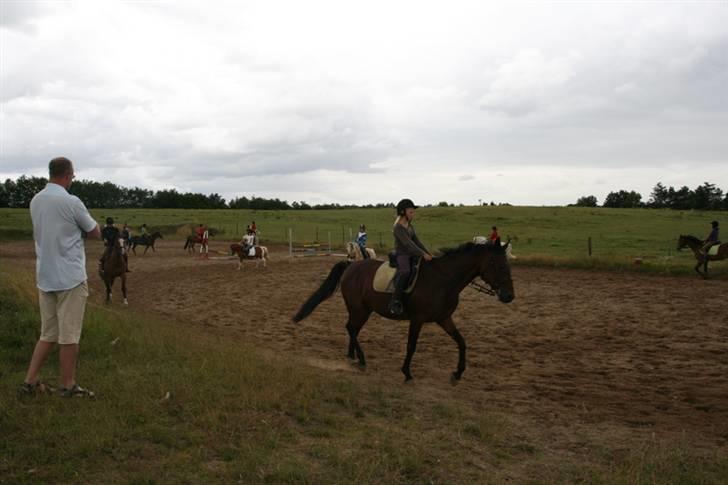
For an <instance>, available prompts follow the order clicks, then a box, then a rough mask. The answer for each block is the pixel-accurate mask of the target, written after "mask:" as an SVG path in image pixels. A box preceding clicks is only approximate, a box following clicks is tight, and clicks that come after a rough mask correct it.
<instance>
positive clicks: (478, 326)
mask: <svg viewBox="0 0 728 485" xmlns="http://www.w3.org/2000/svg"><path fill="white" fill-rule="evenodd" d="M182 245H183V243H182V242H181V241H159V242H158V246H159V247H158V248H157V251H156V252H155V253H152V252H151V250H150V252H149V253H148V254H147V255H146V256H136V257H135V256H131V260H130V266H131V269H132V273H130V274H129V282H128V285H129V295H128V296H129V302H130V309H131V311H137V310H140V311H143V312H145V313H153V314H159V315H163V316H165V317H168V318H170V319H171V320H173V321H176V322H178V324H179V325H180V327H181V330H184V331H189V332H217V333H220V334H221V335H225V336H229V338H231V339H237V340H239V341H241V342H247V343H249V344H253V345H255V346H256V347H258V348H262V349H266V350H268V351H270V352H272V353H275V354H278V355H292V356H296V357H297V358H300V359H302V360H303V361H305V362H307V363H308V364H310V365H313V366H317V367H320V368H324V369H329V370H331V371H332V372H345V373H349V374H350V375H352V376H356V378H357V379H364V380H366V379H376V380H377V382H382V381H383V382H386V383H388V384H389V385H391V386H404V384H402V381H403V376H402V374H401V372H400V371H399V368H400V367H401V365H402V360H403V358H404V354H405V345H406V338H407V324H406V323H404V322H393V321H389V320H385V319H383V318H381V317H378V316H376V315H374V316H372V318H371V319H370V320H369V322H368V323H367V324H366V325H365V327H364V329H363V330H362V333H361V335H360V342H361V345H362V347H363V349H364V351H365V353H366V355H367V363H368V368H367V369H366V371H364V372H362V371H359V370H357V369H356V368H355V367H352V366H350V365H349V363H348V361H347V360H346V358H345V352H346V348H347V343H348V337H347V335H346V331H345V329H344V324H345V322H346V310H345V308H344V304H343V300H342V299H341V296H340V294H339V293H337V294H336V295H335V296H334V297H333V298H332V299H330V300H328V301H326V302H324V303H323V304H322V305H320V306H319V308H318V309H317V310H316V311H315V312H314V313H313V315H311V316H310V317H309V318H308V319H306V320H304V321H303V322H301V323H300V324H298V325H296V324H293V323H292V322H291V320H290V319H291V316H292V315H293V314H294V313H295V311H296V310H297V309H298V307H299V306H300V304H301V303H303V301H304V300H305V299H306V298H307V297H308V296H309V295H310V294H311V292H312V291H313V290H315V289H316V288H317V287H318V285H319V284H320V282H321V281H322V278H323V277H325V276H326V275H327V274H328V271H329V269H330V268H331V266H332V265H333V263H334V262H335V259H334V258H329V257H316V258H305V259H303V258H302V259H297V260H295V261H294V262H290V261H289V260H288V258H287V257H286V252H285V248H272V260H271V261H270V263H269V265H268V267H267V268H265V269H263V268H262V267H260V268H258V269H256V268H255V265H254V263H252V262H246V264H245V266H244V268H243V270H242V271H238V270H237V260H229V259H225V258H224V256H223V255H222V254H216V253H215V251H214V250H216V249H218V250H224V248H225V247H226V245H224V244H223V243H218V244H216V245H213V246H212V249H213V254H211V256H214V257H219V258H220V259H217V258H215V259H210V260H208V261H203V260H198V259H196V258H194V257H190V256H189V255H187V254H186V253H185V252H184V251H183V250H182ZM99 253H100V246H99V245H98V243H92V244H90V247H89V255H94V256H93V257H92V256H89V275H90V283H91V289H92V295H91V299H92V301H94V302H97V303H101V302H102V300H103V296H104V295H103V287H102V283H101V281H100V279H99V278H98V277H97V276H96V274H95V268H94V265H95V262H94V261H93V260H95V257H96V256H95V255H97V254H99ZM0 258H2V259H3V260H4V261H6V262H9V263H10V264H14V265H21V266H25V267H27V268H32V265H33V264H34V254H33V247H32V243H27V242H23V243H4V244H3V246H2V248H1V249H0ZM715 270H720V271H726V268H725V264H724V265H723V268H718V266H717V265H716V267H715ZM513 276H514V284H515V289H516V299H515V300H514V302H513V303H511V304H509V305H504V304H501V303H499V302H498V301H497V300H496V299H495V298H494V297H489V296H486V295H482V294H480V293H477V292H475V291H473V290H471V289H466V290H465V291H464V292H463V294H462V299H461V304H460V308H459V309H458V311H457V312H456V313H455V316H454V319H455V322H456V324H457V325H458V328H459V329H460V331H461V333H462V334H463V336H464V337H465V339H466V342H467V345H468V354H467V363H468V368H467V370H466V372H465V374H464V376H463V380H462V381H461V383H460V384H459V385H457V386H454V387H452V386H450V384H449V374H450V372H452V371H453V370H454V368H455V365H456V361H457V347H456V345H455V343H454V342H453V341H452V340H451V339H450V338H449V337H448V336H447V335H446V334H445V333H444V332H443V331H442V330H441V329H440V328H439V327H438V326H436V325H435V324H429V325H427V326H426V327H425V328H424V329H423V331H422V334H421V336H420V340H419V345H418V348H417V353H416V354H415V357H414V360H413V364H412V372H413V374H414V376H415V383H414V385H413V388H414V389H416V392H417V393H419V395H421V396H426V397H427V398H428V399H434V400H438V399H442V400H456V401H459V402H462V403H465V404H466V405H469V406H473V407H475V408H476V409H484V410H496V411H502V412H503V413H505V414H507V415H509V416H519V417H521V418H522V419H523V420H524V422H526V421H527V422H530V423H534V424H537V426H536V428H537V430H536V431H534V432H535V433H536V434H539V435H540V439H541V440H543V441H544V442H546V443H548V442H553V444H554V446H559V447H560V448H563V447H566V448H570V449H573V450H575V451H578V449H579V446H581V444H580V443H582V441H583V440H584V439H587V438H588V439H589V440H591V441H592V442H593V440H594V439H596V438H595V437H601V438H598V439H603V440H604V441H605V442H610V443H611V445H612V447H613V445H614V443H615V442H624V446H625V448H628V447H629V446H630V443H635V442H638V441H640V442H641V441H643V440H644V439H645V436H650V437H651V439H665V440H669V441H671V442H672V441H674V440H676V439H677V440H680V441H681V442H686V443H690V444H691V445H692V446H697V447H702V448H704V449H705V450H706V451H708V450H715V449H719V448H724V449H728V282H726V281H710V280H708V281H703V280H700V279H699V278H697V277H696V278H689V277H680V278H676V277H663V276H654V275H639V274H633V273H607V272H591V271H589V272H587V271H579V270H559V269H544V268H529V267H518V266H516V267H515V268H514V270H513ZM117 285H118V281H117ZM120 301H121V298H120V289H119V288H118V286H117V287H115V300H114V303H113V305H115V306H120ZM519 419H520V418H519ZM585 437H586V438H585ZM557 443H558V444H557ZM546 446H548V445H546Z"/></svg>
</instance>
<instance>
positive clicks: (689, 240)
mask: <svg viewBox="0 0 728 485" xmlns="http://www.w3.org/2000/svg"><path fill="white" fill-rule="evenodd" d="M703 244H704V243H703V240H702V239H698V238H697V237H695V236H690V235H683V234H681V235H680V237H679V238H678V240H677V250H678V251H680V250H681V249H683V248H686V247H688V248H690V249H692V251H693V254H694V255H695V259H697V260H698V264H696V265H695V268H694V269H695V271H697V272H698V274H699V275H700V276H702V277H703V278H707V277H708V261H720V260H721V259H728V243H723V244H721V245H720V246H718V254H716V255H715V256H707V257H706V256H705V255H704V254H703V251H702V247H703ZM700 265H703V271H700Z"/></svg>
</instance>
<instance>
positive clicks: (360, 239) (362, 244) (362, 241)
mask: <svg viewBox="0 0 728 485" xmlns="http://www.w3.org/2000/svg"><path fill="white" fill-rule="evenodd" d="M356 243H357V244H358V245H359V249H360V250H361V255H362V257H363V258H364V259H369V253H367V228H366V226H365V225H364V224H362V225H360V226H359V234H357V235H356Z"/></svg>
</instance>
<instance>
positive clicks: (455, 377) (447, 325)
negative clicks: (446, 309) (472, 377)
mask: <svg viewBox="0 0 728 485" xmlns="http://www.w3.org/2000/svg"><path fill="white" fill-rule="evenodd" d="M437 324H438V325H440V326H441V327H442V329H443V330H445V332H447V334H448V335H449V336H450V337H452V339H453V340H454V341H455V343H457V344H458V368H457V370H456V371H455V372H453V373H452V376H450V382H451V383H452V384H457V382H458V381H459V380H460V378H461V377H462V375H463V372H465V339H464V338H463V336H462V335H460V332H459V331H458V329H457V328H456V327H455V322H453V321H452V318H450V317H448V318H447V319H445V320H443V321H441V322H437Z"/></svg>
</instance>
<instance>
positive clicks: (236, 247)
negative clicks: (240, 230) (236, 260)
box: [230, 243, 242, 256]
mask: <svg viewBox="0 0 728 485" xmlns="http://www.w3.org/2000/svg"><path fill="white" fill-rule="evenodd" d="M241 248H242V246H240V244H238V243H232V244H231V245H230V256H232V255H233V254H235V253H237V252H238V251H240V249H241Z"/></svg>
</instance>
